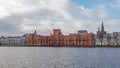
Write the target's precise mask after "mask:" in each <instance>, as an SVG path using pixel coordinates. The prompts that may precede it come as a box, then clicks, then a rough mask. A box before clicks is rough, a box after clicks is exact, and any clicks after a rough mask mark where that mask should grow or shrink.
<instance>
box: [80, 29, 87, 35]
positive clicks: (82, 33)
mask: <svg viewBox="0 0 120 68" xmlns="http://www.w3.org/2000/svg"><path fill="white" fill-rule="evenodd" d="M87 33H88V31H87V30H78V35H84V34H87Z"/></svg>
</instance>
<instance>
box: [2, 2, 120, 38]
mask: <svg viewBox="0 0 120 68" xmlns="http://www.w3.org/2000/svg"><path fill="white" fill-rule="evenodd" d="M102 21H103V23H104V26H105V30H106V31H107V32H108V33H112V32H120V27H119V26H120V0H0V36H2V35H4V36H19V35H23V34H27V33H33V32H34V30H36V31H37V34H39V35H49V34H50V33H52V31H53V29H57V28H59V29H61V30H62V32H63V34H69V33H75V32H77V31H78V30H88V32H93V33H95V32H96V31H97V29H98V27H99V28H100V27H101V23H102Z"/></svg>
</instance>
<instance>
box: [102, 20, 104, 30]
mask: <svg viewBox="0 0 120 68" xmlns="http://www.w3.org/2000/svg"><path fill="white" fill-rule="evenodd" d="M101 32H104V25H103V21H102V26H101Z"/></svg>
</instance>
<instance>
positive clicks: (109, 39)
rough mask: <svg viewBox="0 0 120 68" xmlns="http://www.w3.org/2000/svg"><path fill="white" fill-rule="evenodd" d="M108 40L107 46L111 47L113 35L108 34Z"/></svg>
mask: <svg viewBox="0 0 120 68" xmlns="http://www.w3.org/2000/svg"><path fill="white" fill-rule="evenodd" d="M106 39H107V45H108V46H110V43H111V34H109V33H108V34H107V37H106Z"/></svg>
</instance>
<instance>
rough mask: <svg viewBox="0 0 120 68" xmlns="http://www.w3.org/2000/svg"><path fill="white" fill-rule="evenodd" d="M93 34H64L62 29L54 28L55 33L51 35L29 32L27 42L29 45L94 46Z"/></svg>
mask: <svg viewBox="0 0 120 68" xmlns="http://www.w3.org/2000/svg"><path fill="white" fill-rule="evenodd" d="M92 37H93V34H92V33H85V34H84V35H79V34H75V35H64V34H62V32H61V29H53V34H50V36H42V35H36V34H35V33H33V34H28V35H27V37H26V39H27V44H28V45H44V46H92V45H93V39H92Z"/></svg>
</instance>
